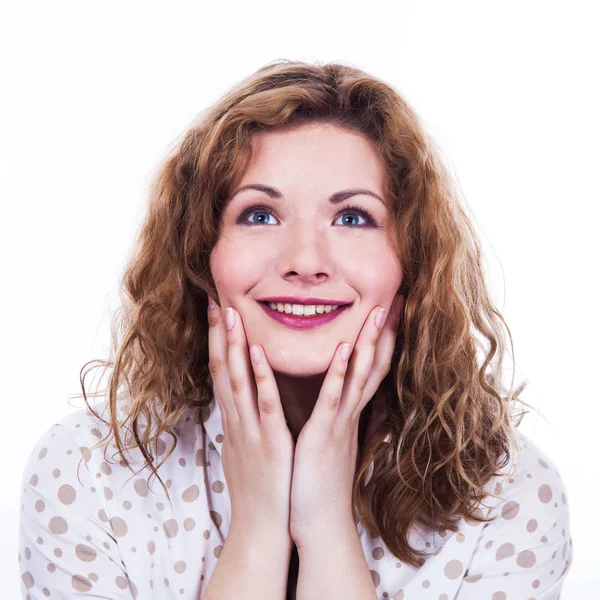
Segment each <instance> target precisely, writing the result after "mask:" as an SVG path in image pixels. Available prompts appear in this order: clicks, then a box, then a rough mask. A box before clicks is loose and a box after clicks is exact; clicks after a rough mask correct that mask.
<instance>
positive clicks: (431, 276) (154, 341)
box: [79, 60, 529, 567]
mask: <svg viewBox="0 0 600 600" xmlns="http://www.w3.org/2000/svg"><path fill="white" fill-rule="evenodd" d="M303 123H327V124H333V125H335V126H338V127H342V128H346V129H348V130H350V131H353V132H359V133H362V134H363V135H364V136H366V137H367V138H368V139H369V140H372V141H373V142H374V143H375V144H376V148H377V150H378V153H379V157H380V159H381V161H382V162H383V164H384V166H385V171H386V174H387V179H388V181H387V182H386V183H387V185H388V186H389V190H390V192H391V197H392V198H393V201H394V205H393V207H392V210H393V212H392V221H391V222H392V227H391V228H390V233H389V235H391V236H392V238H393V239H391V241H392V242H393V244H392V247H393V248H397V249H398V250H397V251H398V253H399V256H398V258H399V259H400V261H401V264H402V267H403V274H404V277H403V281H402V285H401V287H400V290H399V293H400V294H402V295H404V297H405V302H404V305H403V307H402V315H401V319H402V320H401V326H400V328H399V331H398V336H397V339H396V345H395V349H394V354H393V359H392V363H391V368H390V371H389V372H388V374H387V375H386V377H385V379H384V380H383V381H382V383H381V385H380V387H379V390H378V397H381V398H383V402H384V405H383V406H384V407H385V418H384V419H383V421H382V422H381V423H380V424H379V426H378V427H377V429H376V432H375V434H374V435H373V437H372V438H371V439H370V440H369V442H368V443H367V444H366V445H365V447H364V448H362V449H360V452H359V456H358V459H357V469H356V474H355V479H354V487H353V501H352V502H353V510H354V513H355V516H358V517H360V520H361V522H362V524H363V526H364V528H365V530H366V531H368V532H370V533H372V534H373V535H375V534H379V535H380V536H381V538H382V539H383V541H384V542H385V544H386V545H387V547H388V548H389V550H390V551H391V552H392V553H393V554H394V555H395V556H396V557H397V558H398V559H399V560H401V561H403V562H405V563H408V564H411V565H412V566H415V567H416V566H417V565H420V564H423V562H424V559H423V556H424V553H422V552H420V551H417V550H415V549H413V548H412V547H411V546H410V544H409V535H408V534H409V530H410V528H411V527H412V526H413V525H424V526H426V527H429V528H433V529H435V530H440V531H441V530H451V531H453V532H456V531H457V530H458V525H457V523H458V521H459V520H460V519H461V518H465V519H469V520H472V521H474V522H489V521H490V520H492V519H487V520H486V519H485V518H484V517H483V513H482V511H481V510H480V508H479V504H480V503H481V502H482V501H483V500H484V499H485V498H486V496H487V495H488V493H487V492H486V490H485V489H484V486H486V484H488V483H489V482H490V480H491V479H492V477H495V476H497V475H499V474H500V473H501V471H500V470H501V469H503V468H504V467H505V466H506V465H507V464H508V463H509V461H510V458H511V457H512V453H513V451H517V450H518V443H517V439H516V436H515V432H516V428H517V427H518V426H519V425H520V423H521V420H522V419H523V416H524V414H527V413H528V412H529V411H526V412H525V413H523V412H521V413H520V415H518V417H516V416H515V415H513V414H512V411H511V410H510V407H511V402H520V403H522V404H526V403H524V402H523V401H522V400H520V399H519V397H518V396H519V394H520V393H521V391H522V390H523V389H524V387H525V384H522V385H521V386H520V387H519V388H518V389H517V390H516V391H513V387H512V386H513V383H514V374H513V379H512V381H511V387H510V388H509V390H505V389H504V387H503V383H502V361H503V358H504V351H505V338H504V331H503V329H502V327H501V324H504V326H505V327H506V330H507V331H508V335H509V338H510V342H511V348H512V336H511V334H510V329H509V328H508V326H507V325H506V322H505V321H504V318H503V317H502V315H501V313H500V312H499V311H498V310H497V309H496V308H495V307H494V305H493V303H492V301H491V299H490V296H489V295H488V291H487V288H486V281H485V274H484V269H483V266H482V261H481V257H482V253H481V248H480V244H479V242H478V239H477V235H476V232H475V229H474V227H473V225H472V224H471V222H470V221H469V218H468V217H467V215H466V213H465V211H464V210H463V208H462V207H461V204H460V201H459V193H458V191H457V187H456V186H455V183H454V181H453V179H452V178H451V176H450V175H449V171H448V169H447V168H446V167H445V166H444V164H443V161H442V159H441V158H440V153H439V152H438V151H437V150H436V146H435V144H434V142H433V141H432V140H431V139H430V137H429V135H428V134H427V133H426V132H425V129H424V127H423V126H422V124H421V122H420V119H419V118H418V116H417V115H416V113H415V112H414V111H413V109H412V108H411V107H410V106H409V104H408V103H407V102H406V101H405V100H404V99H403V98H402V97H401V96H400V94H399V93H398V92H397V91H395V90H394V89H393V88H392V87H391V86H390V85H388V84H386V83H385V82H383V81H382V80H380V79H377V78H375V77H373V76H371V75H368V74H366V73H365V72H363V71H361V70H359V69H357V68H354V67H351V66H347V65H342V64H339V63H328V64H324V65H321V64H318V63H317V64H307V63H304V62H299V61H289V60H278V61H274V62H273V63H269V64H267V65H266V66H263V67H262V68H260V69H258V71H256V72H255V73H254V74H252V75H251V76H249V77H248V78H246V79H244V80H243V81H241V82H240V83H238V84H237V85H235V86H233V87H232V88H231V89H230V90H229V91H228V92H227V93H226V94H225V96H224V97H223V98H221V99H219V100H218V101H217V102H216V103H214V104H213V105H211V106H210V107H209V108H208V109H207V110H206V111H204V112H203V113H202V114H201V117H200V118H198V119H197V120H195V121H194V123H193V124H192V125H191V126H190V127H189V129H188V130H187V131H186V132H185V135H184V136H183V137H182V139H181V140H180V141H178V142H177V143H176V144H174V145H175V146H176V147H175V148H174V149H173V150H171V151H170V152H169V154H168V156H167V157H166V158H165V159H164V160H163V161H162V163H161V165H160V168H159V170H158V173H157V175H156V176H155V178H154V179H153V181H152V184H151V186H150V190H149V191H150V194H149V196H150V197H149V205H148V211H147V214H146V216H145V220H144V222H143V223H142V226H141V228H140V231H139V232H138V235H137V239H136V247H135V249H134V251H133V254H132V256H131V257H130V258H129V262H128V264H127V266H126V268H125V273H124V276H123V278H122V281H121V290H122V289H124V290H125V291H126V293H127V297H126V298H123V296H121V300H122V302H123V316H122V318H121V319H120V320H118V318H117V314H116V313H115V314H114V315H113V329H112V331H113V334H112V348H111V353H110V360H108V361H103V360H99V361H98V360H94V361H89V362H87V363H86V364H85V365H84V366H83V367H82V369H81V374H80V382H81V388H82V390H83V397H84V399H85V402H86V404H87V406H88V407H89V408H90V409H91V410H92V412H93V413H94V415H96V416H97V417H99V415H97V414H96V413H95V412H94V410H93V409H92V408H91V407H90V405H89V403H88V401H87V395H86V390H85V377H86V374H87V371H88V366H89V365H93V364H94V363H96V365H95V366H92V367H90V368H96V367H98V366H104V368H105V369H112V372H111V374H110V379H109V383H108V403H107V404H108V407H109V414H110V423H108V422H107V421H105V420H104V419H102V420H103V422H104V423H106V424H107V425H110V430H109V434H108V435H107V437H110V436H111V435H112V436H114V438H115V441H116V444H113V447H114V448H118V450H119V453H120V455H121V456H122V457H123V460H122V461H121V464H122V465H123V466H125V465H127V466H129V468H130V469H131V466H130V464H129V462H128V461H127V459H126V458H125V456H124V450H125V449H130V448H139V450H140V451H141V453H142V455H143V457H144V459H145V461H146V462H145V466H148V467H150V469H151V471H152V474H155V475H156V476H157V477H158V479H159V480H160V482H161V484H162V486H163V488H164V489H165V491H166V493H167V496H168V495H169V494H168V491H167V490H166V487H165V485H164V483H163V482H162V479H161V478H160V476H159V475H158V468H159V467H160V466H161V465H162V464H163V463H162V462H161V463H159V464H158V465H157V466H156V468H155V466H154V462H155V456H153V453H152V448H153V447H154V451H155V452H154V454H155V455H159V454H163V453H164V449H165V448H164V446H165V444H164V442H162V440H159V439H158V438H159V436H160V435H161V434H162V433H163V432H166V433H167V434H168V435H170V436H171V437H172V438H173V442H174V444H173V446H172V447H171V449H170V451H169V452H168V454H167V455H166V456H165V458H164V459H163V462H164V461H165V460H167V458H168V457H169V456H170V454H171V453H172V452H173V450H174V449H175V447H176V445H177V434H178V433H179V431H178V428H177V423H178V422H179V420H180V419H181V417H182V416H183V414H184V413H186V412H187V411H189V410H190V409H191V410H192V411H193V414H194V417H195V423H196V424H202V427H203V423H204V421H205V420H206V417H207V412H208V407H209V404H210V402H211V401H212V398H213V390H212V378H211V376H210V373H209V369H208V362H209V352H208V321H207V303H208V296H212V297H213V298H215V299H216V300H217V302H218V292H217V290H216V287H215V283H214V280H213V278H212V275H211V271H210V267H209V257H210V253H211V250H212V249H213V247H214V246H215V244H216V243H217V239H218V237H219V233H220V218H221V214H222V212H223V209H224V206H225V203H226V202H227V199H228V197H229V194H230V193H231V191H232V190H231V186H232V184H233V182H234V181H235V180H236V178H237V176H238V175H239V173H241V172H242V170H243V169H244V165H245V164H246V162H245V161H246V160H247V158H248V151H249V148H250V142H251V138H252V134H253V133H254V132H258V131H270V130H276V129H281V128H282V127H292V126H297V125H301V124H303ZM219 304H220V303H219ZM117 320H118V325H119V331H116V330H115V327H114V325H115V324H116V323H117ZM478 336H479V337H480V338H482V339H483V340H485V342H482V340H481V339H478ZM488 342H489V347H488V345H487V343H488ZM478 357H479V361H478ZM98 363H99V364H98ZM480 363H481V364H480ZM513 365H514V355H513ZM124 384H126V385H127V389H128V392H127V396H128V398H129V399H130V403H129V404H128V405H127V410H126V412H125V413H123V417H124V418H123V419H122V421H121V420H120V419H119V413H118V411H117V393H118V391H119V390H120V389H121V388H122V387H123V385H124ZM94 395H98V394H94ZM79 397H81V396H79ZM527 406H529V405H528V404H527ZM99 418H101V417H99ZM128 422H131V430H132V434H133V440H131V439H130V440H129V441H131V445H130V446H128V445H127V444H128V440H127V439H123V440H121V435H120V434H121V433H125V432H126V431H128V432H131V430H129V429H126V425H127V423H128ZM153 425H156V427H154V426H153ZM105 440H106V437H105V438H104V439H103V440H102V441H101V442H99V444H102V443H103V442H104V441H105ZM99 444H98V445H99ZM161 444H162V447H161ZM159 449H160V450H161V451H159ZM392 457H393V460H392ZM369 468H371V469H372V473H368V470H369ZM152 474H151V475H150V477H152ZM369 475H370V478H369ZM367 479H368V482H367ZM499 491H501V486H498V485H497V486H496V488H495V492H499ZM490 495H491V496H494V497H496V498H498V497H500V496H496V495H495V494H490ZM500 498H501V497H500ZM170 500H171V499H170V497H169V501H170Z"/></svg>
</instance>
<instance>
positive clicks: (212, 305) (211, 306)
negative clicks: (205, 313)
mask: <svg viewBox="0 0 600 600" xmlns="http://www.w3.org/2000/svg"><path fill="white" fill-rule="evenodd" d="M216 305H217V303H216V302H215V301H214V300H213V299H212V297H211V296H209V297H208V308H214V307H215V306H216Z"/></svg>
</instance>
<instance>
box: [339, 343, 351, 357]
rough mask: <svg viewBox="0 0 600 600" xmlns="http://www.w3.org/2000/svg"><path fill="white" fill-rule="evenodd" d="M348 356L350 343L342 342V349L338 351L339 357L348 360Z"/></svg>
mask: <svg viewBox="0 0 600 600" xmlns="http://www.w3.org/2000/svg"><path fill="white" fill-rule="evenodd" d="M349 356H350V344H344V345H343V346H342V351H341V352H340V358H341V359H342V360H348V357H349Z"/></svg>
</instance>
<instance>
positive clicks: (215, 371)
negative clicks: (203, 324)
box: [207, 304, 239, 428]
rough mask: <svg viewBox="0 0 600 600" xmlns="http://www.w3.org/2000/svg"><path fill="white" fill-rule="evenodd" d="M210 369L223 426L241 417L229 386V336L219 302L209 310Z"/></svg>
mask: <svg viewBox="0 0 600 600" xmlns="http://www.w3.org/2000/svg"><path fill="white" fill-rule="evenodd" d="M207 314H208V357H209V358H208V370H209V372H210V376H211V378H212V386H213V393H214V395H215V398H216V400H217V403H218V404H219V408H220V409H221V417H222V420H223V427H224V428H226V427H227V422H228V421H229V420H230V419H233V420H234V422H235V421H236V420H238V419H239V417H238V414H237V410H236V408H235V404H234V402H233V396H232V395H231V392H230V387H229V366H228V361H227V337H226V335H225V326H224V324H223V318H222V315H221V308H220V307H219V305H218V304H217V305H216V306H214V307H213V308H211V307H210V306H209V308H208V311H207Z"/></svg>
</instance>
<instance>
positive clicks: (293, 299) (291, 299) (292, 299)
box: [258, 296, 352, 306]
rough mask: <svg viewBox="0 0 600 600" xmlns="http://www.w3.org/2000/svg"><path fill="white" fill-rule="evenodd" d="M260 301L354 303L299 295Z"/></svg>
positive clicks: (341, 304) (261, 299) (260, 299)
mask: <svg viewBox="0 0 600 600" xmlns="http://www.w3.org/2000/svg"><path fill="white" fill-rule="evenodd" d="M258 301H259V302H281V303H287V304H331V305H335V306H343V305H345V304H352V303H351V302H346V301H345V300H331V299H327V298H299V297H297V296H270V297H269V298H259V300H258Z"/></svg>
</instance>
